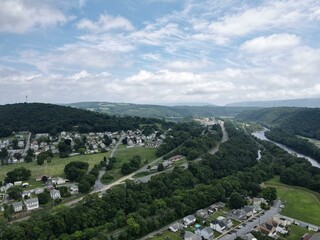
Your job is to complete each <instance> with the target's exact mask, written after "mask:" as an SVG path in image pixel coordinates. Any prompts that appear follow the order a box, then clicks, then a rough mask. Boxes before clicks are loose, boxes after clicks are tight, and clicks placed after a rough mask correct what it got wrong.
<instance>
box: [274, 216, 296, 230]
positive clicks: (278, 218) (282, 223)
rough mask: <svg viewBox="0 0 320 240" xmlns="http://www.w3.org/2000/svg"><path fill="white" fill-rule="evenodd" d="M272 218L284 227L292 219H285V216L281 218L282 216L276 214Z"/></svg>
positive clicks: (289, 223)
mask: <svg viewBox="0 0 320 240" xmlns="http://www.w3.org/2000/svg"><path fill="white" fill-rule="evenodd" d="M273 220H274V221H275V222H276V223H278V224H281V225H283V226H285V227H287V226H290V225H291V224H292V220H289V219H286V218H283V217H280V216H279V215H276V216H274V217H273Z"/></svg>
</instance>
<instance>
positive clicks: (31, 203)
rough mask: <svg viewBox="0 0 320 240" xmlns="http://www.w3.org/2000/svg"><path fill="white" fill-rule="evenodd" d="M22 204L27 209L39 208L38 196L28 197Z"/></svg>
mask: <svg viewBox="0 0 320 240" xmlns="http://www.w3.org/2000/svg"><path fill="white" fill-rule="evenodd" d="M24 204H25V205H26V207H27V210H28V211H30V210H33V209H37V208H39V199H38V198H30V199H27V200H25V201H24Z"/></svg>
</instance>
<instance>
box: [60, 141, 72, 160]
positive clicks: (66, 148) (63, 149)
mask: <svg viewBox="0 0 320 240" xmlns="http://www.w3.org/2000/svg"><path fill="white" fill-rule="evenodd" d="M67 143H69V142H67ZM67 143H66V141H63V142H59V144H58V150H59V155H60V157H61V158H63V157H68V156H69V154H70V153H71V152H72V148H71V145H69V144H67Z"/></svg>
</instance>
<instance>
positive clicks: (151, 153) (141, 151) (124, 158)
mask: <svg viewBox="0 0 320 240" xmlns="http://www.w3.org/2000/svg"><path fill="white" fill-rule="evenodd" d="M134 156H140V157H141V166H143V165H146V164H148V163H149V162H151V161H153V160H155V159H156V158H157V157H156V149H155V148H145V147H132V148H127V147H126V146H125V145H119V147H118V148H117V151H116V153H115V155H114V157H115V158H116V162H115V164H114V165H113V169H112V170H108V171H107V173H106V174H105V175H104V176H103V177H102V179H101V182H102V183H104V184H106V183H110V182H112V181H114V180H116V179H118V178H120V177H121V176H122V174H121V166H122V164H123V163H125V162H129V161H130V159H131V158H132V157H134ZM106 175H108V176H110V177H111V178H110V179H106V178H105V176H106Z"/></svg>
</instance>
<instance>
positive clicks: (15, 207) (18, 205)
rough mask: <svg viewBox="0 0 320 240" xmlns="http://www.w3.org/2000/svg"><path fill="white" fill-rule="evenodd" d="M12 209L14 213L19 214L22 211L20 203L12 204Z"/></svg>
mask: <svg viewBox="0 0 320 240" xmlns="http://www.w3.org/2000/svg"><path fill="white" fill-rule="evenodd" d="M12 207H13V211H14V212H21V211H22V202H15V203H12Z"/></svg>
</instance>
